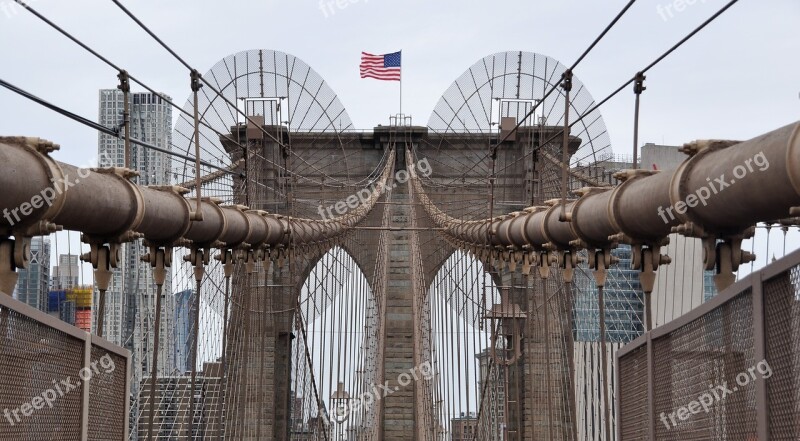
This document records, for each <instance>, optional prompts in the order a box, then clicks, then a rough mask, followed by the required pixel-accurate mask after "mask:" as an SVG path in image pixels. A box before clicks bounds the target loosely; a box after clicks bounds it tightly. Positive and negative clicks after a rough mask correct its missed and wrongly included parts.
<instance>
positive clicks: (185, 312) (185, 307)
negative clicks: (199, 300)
mask: <svg viewBox="0 0 800 441" xmlns="http://www.w3.org/2000/svg"><path fill="white" fill-rule="evenodd" d="M193 293H194V291H193V290H191V289H186V290H183V291H181V292H179V293H177V294H175V328H174V331H173V332H174V333H175V336H174V339H173V349H174V351H175V369H176V371H177V372H178V373H183V372H186V371H189V370H191V369H192V366H191V358H190V357H191V355H192V352H191V349H190V348H191V344H192V342H191V336H192V332H193V329H194V327H193V326H192V325H193V323H194V322H193V320H194V314H193V311H194V295H193Z"/></svg>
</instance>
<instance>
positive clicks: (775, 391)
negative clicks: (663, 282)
mask: <svg viewBox="0 0 800 441" xmlns="http://www.w3.org/2000/svg"><path fill="white" fill-rule="evenodd" d="M616 362H617V369H616V371H617V378H616V381H615V383H616V385H615V386H616V390H617V397H618V400H617V403H616V405H617V415H618V416H619V420H618V422H619V424H618V426H617V438H618V439H620V440H622V441H628V440H642V439H649V440H656V439H657V440H686V439H697V440H700V439H703V440H733V441H738V440H744V441H753V440H759V441H765V440H797V439H800V438H799V436H800V251H796V252H794V253H792V254H790V255H788V256H786V257H784V258H783V259H781V260H779V261H776V262H774V263H772V264H771V265H769V266H767V267H766V268H764V269H762V270H761V271H758V272H756V273H753V274H752V275H750V276H749V277H747V278H746V279H743V280H741V281H739V282H737V283H736V284H734V285H732V286H731V287H729V288H728V289H726V290H725V291H723V292H722V293H720V294H719V295H718V296H717V297H715V298H713V299H711V300H709V301H708V302H706V303H705V304H703V305H701V306H700V307H698V308H696V309H694V310H692V311H690V312H689V313H687V314H686V315H684V316H682V317H680V318H678V319H676V320H674V321H672V322H670V323H668V324H666V325H664V326H661V327H659V328H656V329H654V330H653V331H651V332H649V333H647V334H645V335H643V336H641V337H639V338H638V339H636V340H634V341H633V342H631V343H630V344H628V345H626V346H625V347H623V348H622V349H620V350H619V351H618V352H617V360H616Z"/></svg>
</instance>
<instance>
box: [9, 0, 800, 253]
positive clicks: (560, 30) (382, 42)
mask: <svg viewBox="0 0 800 441" xmlns="http://www.w3.org/2000/svg"><path fill="white" fill-rule="evenodd" d="M324 1H325V2H326V3H325V4H322V5H321V4H320V3H319V1H318V0H293V1H288V0H260V1H228V2H220V1H210V0H169V1H167V0H161V1H156V0H139V1H136V2H133V1H126V2H125V4H126V5H127V6H128V7H129V8H130V9H131V10H132V11H133V12H134V13H135V14H137V15H138V16H139V17H140V18H141V19H142V20H143V21H144V22H145V23H146V24H148V25H149V26H150V27H151V28H152V29H153V30H154V31H155V32H156V33H157V34H158V35H159V36H161V37H162V38H163V39H164V40H165V41H166V42H168V44H170V45H171V46H172V47H173V48H174V49H175V50H176V51H177V52H178V53H179V54H180V55H181V56H182V57H184V58H185V59H186V60H188V61H189V63H191V64H192V65H193V66H194V67H196V68H197V69H198V70H200V71H201V72H203V73H204V72H206V71H207V70H208V69H209V68H211V67H212V66H213V65H214V64H215V63H216V62H217V61H219V60H220V59H222V58H224V57H225V56H227V55H229V54H232V53H235V52H239V51H242V50H247V49H275V50H281V51H285V52H288V53H291V54H293V55H295V56H297V57H299V58H301V59H303V60H305V61H306V62H307V63H308V64H309V65H311V66H312V67H313V68H314V69H315V70H316V71H317V72H319V73H320V74H321V75H322V77H323V78H325V79H326V80H327V82H328V84H329V85H330V86H331V87H332V88H333V90H334V91H335V92H336V93H338V94H339V97H340V99H341V101H342V102H343V104H344V105H345V107H346V108H347V109H348V112H349V113H350V116H351V118H352V120H353V122H354V124H355V126H356V128H361V129H369V128H372V127H374V126H375V125H377V124H381V123H383V124H386V123H387V122H388V117H389V115H390V114H393V113H396V112H397V110H398V104H397V98H398V85H397V83H394V82H383V81H376V80H370V79H364V80H362V79H360V78H359V72H358V64H359V60H360V53H361V51H367V52H372V53H387V52H393V51H396V50H400V49H402V50H403V75H404V81H403V83H404V84H403V92H404V100H403V101H404V111H405V113H408V114H411V115H413V117H414V122H415V123H416V124H421V125H424V124H426V123H427V120H428V117H429V115H430V113H431V111H432V109H433V107H434V105H435V104H436V102H437V101H438V99H439V97H440V95H441V94H442V93H443V92H444V91H445V90H446V89H447V87H448V86H449V85H450V83H451V82H452V81H453V80H455V79H456V78H457V77H458V76H459V75H461V74H462V73H463V72H464V71H465V70H466V69H468V68H469V67H470V66H471V65H472V64H473V63H475V62H476V61H478V60H479V59H481V58H483V57H484V56H486V55H489V54H491V53H495V52H501V51H506V50H524V51H532V52H538V53H542V54H544V55H549V56H551V57H554V58H556V59H557V60H559V61H561V62H562V63H563V64H565V65H570V64H571V63H572V62H573V61H574V60H575V59H576V58H577V57H578V56H579V55H580V53H581V52H582V51H583V50H584V49H585V48H586V47H587V46H588V44H589V43H590V42H591V41H592V40H593V39H594V38H595V37H596V36H597V35H598V34H599V32H600V31H601V30H602V29H603V28H604V27H605V26H606V24H607V23H608V22H609V21H610V20H611V19H612V18H613V17H614V16H615V15H616V14H617V12H618V11H619V10H620V9H621V8H622V6H623V5H624V4H625V3H626V2H625V1H624V0H613V1H612V0H604V1H588V0H583V1H577V0H558V1H556V0H551V1H541V0H534V1H531V0H527V1H521V0H520V1H495V2H488V1H487V2H477V1H425V2H423V1H420V0H403V1H389V0H357V1H356V0H339V3H338V4H339V5H342V6H343V7H339V6H337V4H336V3H334V2H331V3H330V4H328V3H327V2H328V1H329V0H324ZM679 1H681V0H641V1H639V2H637V3H636V4H635V5H634V6H633V7H632V8H631V10H630V11H629V12H628V14H627V15H626V16H625V17H624V18H623V19H622V20H621V21H620V22H619V23H618V24H617V26H616V27H615V28H614V29H613V30H612V31H611V33H610V34H609V35H607V36H606V38H605V39H604V40H603V41H602V42H601V43H600V45H599V46H598V47H597V48H595V50H594V51H593V52H592V53H591V54H590V55H589V57H588V58H587V59H586V60H585V61H584V62H583V63H582V64H581V65H580V66H579V67H578V68H577V70H576V72H575V74H576V75H577V76H578V78H580V80H581V81H583V83H584V84H585V85H586V86H587V88H588V90H589V91H590V92H591V93H592V95H593V96H594V97H595V99H596V100H600V99H602V98H603V97H605V96H606V95H607V94H608V93H610V92H611V91H613V90H614V89H616V88H617V87H618V86H619V85H620V84H622V83H623V82H624V81H625V80H626V79H628V78H630V77H632V76H633V74H634V73H635V72H636V71H638V70H639V69H641V68H642V67H644V66H646V65H647V64H649V63H650V61H652V60H653V59H654V58H655V57H657V56H658V55H659V54H661V53H662V52H663V51H664V50H665V49H667V48H668V47H670V46H671V45H672V44H674V43H675V42H677V41H678V40H679V39H680V38H682V37H683V36H684V35H686V34H687V33H688V32H689V31H691V29H693V28H694V27H695V26H697V25H698V24H699V23H701V22H702V21H703V20H705V19H706V18H707V17H709V16H710V15H712V14H713V13H714V12H716V11H717V10H718V9H719V8H720V7H722V5H724V3H725V1H723V0H695V1H694V2H693V4H691V5H687V4H683V10H682V11H678V9H679V8H676V5H675V3H677V2H679ZM684 1H685V2H686V3H688V2H690V1H692V0H684ZM30 4H31V5H32V6H33V7H34V8H36V9H38V10H39V11H40V12H42V13H43V14H45V15H46V16H47V17H49V18H51V19H52V20H54V21H55V22H56V23H58V24H60V25H62V26H63V27H65V28H66V29H68V30H69V31H71V32H73V33H74V34H75V35H76V36H78V37H79V38H81V39H82V40H83V41H85V42H86V43H87V44H89V45H91V46H92V47H94V48H95V49H97V50H98V51H100V52H101V53H102V54H104V55H106V56H108V57H110V58H111V59H112V61H114V62H116V63H118V64H120V65H122V66H123V67H124V68H126V69H128V70H129V71H130V72H131V73H132V74H134V75H135V76H137V77H138V78H140V79H142V80H144V81H145V82H146V83H148V84H149V85H150V86H152V87H154V88H156V89H157V90H161V91H163V92H165V93H167V94H168V95H170V96H171V97H172V98H173V99H174V100H175V101H176V102H177V103H179V104H181V105H182V104H183V103H184V102H185V100H186V98H187V97H188V96H189V78H188V77H189V75H188V72H187V71H186V70H185V69H184V67H183V66H181V65H180V64H179V63H178V62H177V61H176V60H174V59H173V58H172V57H171V56H170V55H169V54H167V53H166V52H165V51H164V50H163V49H162V48H160V47H159V46H158V45H157V44H156V43H155V42H154V41H153V40H152V39H151V38H150V37H149V36H147V35H146V34H145V33H144V32H143V31H141V30H140V29H138V27H136V25H135V24H134V23H133V22H132V21H131V20H130V19H128V18H127V17H126V16H125V15H124V14H123V13H122V12H121V11H120V10H119V9H118V8H117V7H116V6H115V5H114V4H113V3H112V2H111V1H91V2H90V1H85V0H76V1H69V2H66V1H57V0H30ZM12 6H14V4H13V2H12V1H11V0H0V41H2V44H0V60H2V62H0V78H3V79H5V80H7V81H10V82H12V83H13V84H16V85H17V86H19V87H22V88H24V89H27V90H29V91H30V92H33V93H34V94H36V95H39V96H40V97H42V98H45V99H47V100H50V101H51V102H53V103H56V104H58V105H61V106H63V107H66V108H68V109H69V110H72V111H74V112H76V113H78V114H81V115H83V116H86V117H88V118H90V119H93V120H96V119H97V112H98V103H97V95H98V89H101V88H113V87H116V84H117V79H116V74H117V72H115V71H113V70H111V69H110V68H108V67H106V66H105V65H103V64H101V63H100V62H99V61H97V60H96V59H94V57H92V56H91V55H89V54H87V53H86V52H84V51H83V50H82V49H80V48H78V47H77V46H76V45H75V44H73V43H71V42H69V41H68V40H66V39H65V38H63V37H61V36H60V35H58V34H57V33H56V32H55V31H53V30H51V29H50V28H49V27H47V26H46V25H45V24H44V23H42V22H40V21H39V20H38V19H36V18H35V17H33V16H32V15H31V14H30V13H28V12H27V11H24V10H21V8H19V7H16V9H14V8H12ZM331 8H332V9H331ZM323 9H326V12H323ZM326 14H327V15H326ZM799 19H800V2H798V1H797V0H769V1H765V0H742V1H740V2H739V3H738V4H736V5H735V6H733V7H732V8H731V9H730V10H729V11H728V12H726V13H725V14H724V15H723V16H722V17H720V18H719V19H718V20H717V21H715V22H714V23H712V24H711V26H710V27H708V28H707V29H706V30H704V31H702V32H701V33H700V34H699V35H698V36H696V37H695V38H693V39H692V40H691V41H689V42H688V43H687V44H686V45H685V46H684V47H682V48H681V49H679V50H678V51H677V52H675V53H674V54H673V55H671V56H670V57H669V58H667V59H666V60H665V61H664V62H662V63H661V64H660V65H659V66H657V67H656V68H654V69H653V70H652V71H650V72H649V73H648V79H647V88H648V90H647V91H646V92H645V93H644V95H643V98H642V116H641V135H640V140H641V142H642V143H645V142H656V143H667V144H680V143H683V142H688V141H691V140H694V139H697V138H727V139H748V138H751V137H753V136H756V135H759V134H761V133H764V132H766V131H769V130H772V129H775V128H778V127H780V126H783V125H785V124H788V123H790V122H793V121H795V120H797V119H798V116H800V77H798V75H797V72H798V70H800V59H798V57H797V56H796V55H797V54H798V53H800V38H798V36H797V25H798V23H800V20H799ZM0 103H2V105H0V135H26V136H39V137H42V138H46V139H49V140H52V141H54V142H57V143H59V144H61V145H62V150H61V151H60V152H57V153H55V154H54V156H55V157H56V158H57V159H60V160H63V161H66V162H70V163H73V164H87V163H88V161H90V160H92V159H93V158H95V156H96V151H97V134H96V133H95V132H94V131H92V130H91V129H89V128H85V127H83V126H81V125H78V124H77V123H74V122H72V121H70V120H67V119H66V118H64V117H62V116H60V115H57V114H55V113H53V112H51V111H49V110H47V109H44V108H41V107H39V106H38V105H36V104H33V103H31V102H29V101H27V100H25V99H24V98H22V97H19V96H17V95H15V94H13V93H11V92H8V91H6V90H4V89H2V90H0ZM601 111H602V114H603V116H604V119H605V123H606V125H607V127H608V130H609V133H610V137H611V142H612V146H613V149H614V152H615V153H630V152H631V143H632V121H633V93H632V92H631V90H625V91H624V92H623V93H621V94H620V95H619V96H618V97H616V98H615V99H613V100H612V101H610V102H609V103H608V104H607V105H605V106H604V107H603V108H602V109H601ZM174 115H175V116H176V117H177V115H178V112H174ZM74 236H78V235H74ZM72 239H73V242H74V243H75V244H76V245H77V241H78V239H77V237H73V238H72Z"/></svg>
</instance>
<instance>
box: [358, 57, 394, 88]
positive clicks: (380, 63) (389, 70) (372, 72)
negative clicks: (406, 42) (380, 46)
mask: <svg viewBox="0 0 800 441" xmlns="http://www.w3.org/2000/svg"><path fill="white" fill-rule="evenodd" d="M400 53H401V52H393V53H391V54H384V55H372V54H368V53H366V52H361V78H375V79H376V80H385V81H400Z"/></svg>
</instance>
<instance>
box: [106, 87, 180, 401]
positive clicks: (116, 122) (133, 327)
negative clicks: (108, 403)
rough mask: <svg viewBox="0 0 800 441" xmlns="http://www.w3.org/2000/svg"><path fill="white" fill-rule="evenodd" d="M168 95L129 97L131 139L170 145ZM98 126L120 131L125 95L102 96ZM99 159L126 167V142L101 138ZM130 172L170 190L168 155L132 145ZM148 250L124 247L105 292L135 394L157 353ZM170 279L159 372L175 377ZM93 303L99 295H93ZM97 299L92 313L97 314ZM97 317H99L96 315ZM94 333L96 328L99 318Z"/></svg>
mask: <svg viewBox="0 0 800 441" xmlns="http://www.w3.org/2000/svg"><path fill="white" fill-rule="evenodd" d="M165 98H167V97H166V95H159V94H151V93H131V94H130V95H129V102H130V135H131V137H132V138H134V139H137V140H140V141H144V142H147V143H149V144H152V145H155V146H157V147H160V148H162V149H166V150H170V147H171V145H172V109H171V107H170V105H169V104H168V103H167V102H166V101H165ZM99 104H100V105H99V123H100V124H101V125H103V126H105V127H110V128H115V129H117V128H121V127H123V122H124V115H123V110H124V94H123V92H122V91H120V90H117V89H108V90H101V91H100V102H99ZM98 157H99V161H98V162H100V163H101V165H102V166H114V167H124V166H125V144H124V142H123V141H122V140H120V139H118V138H116V137H113V136H109V135H105V134H100V135H99V139H98ZM128 167H129V168H130V169H132V170H134V171H136V172H138V173H139V176H138V177H136V178H133V181H134V182H135V183H136V184H138V185H168V184H169V183H170V181H169V175H170V169H171V160H170V156H169V155H168V154H166V153H162V152H158V151H154V150H152V149H146V148H144V147H141V146H137V145H131V147H130V152H129V164H128ZM147 252H148V250H147V249H146V248H145V246H144V245H143V243H142V241H141V240H139V241H134V242H131V243H128V244H125V245H124V246H123V247H122V250H121V259H120V265H119V268H117V269H115V270H114V273H113V276H112V278H111V284H110V286H109V289H108V290H107V292H106V298H105V314H104V326H103V327H104V328H105V329H104V330H103V336H104V337H105V338H107V339H108V340H110V341H111V342H113V343H115V344H118V345H121V346H124V347H126V348H127V349H129V350H130V351H131V352H132V356H133V364H132V365H133V366H138V367H139V370H137V371H136V372H132V374H133V377H132V383H131V387H132V390H134V391H135V390H137V389H138V386H139V385H140V383H141V379H142V377H143V376H144V375H149V373H150V366H151V363H150V361H149V359H150V357H152V354H153V350H152V349H153V346H154V342H153V338H154V330H155V329H154V328H155V304H156V292H157V291H156V286H155V284H154V282H153V275H152V269H151V267H150V265H149V264H147V263H144V262H142V261H141V260H140V257H141V256H142V255H143V254H145V253H147ZM171 289H172V277H171V273H170V272H169V271H168V272H167V279H166V282H165V283H164V287H163V291H162V308H163V309H162V316H161V317H162V319H161V331H160V342H159V355H158V372H159V373H160V374H162V375H172V374H173V373H174V372H175V358H174V350H173V342H172V336H173V333H172V332H171V331H172V328H173V317H174V311H173V308H174V303H173V296H172V291H171ZM94 297H95V299H97V298H98V297H99V296H98V295H95V296H94ZM97 306H98V305H97V300H95V305H94V310H95V311H97ZM96 315H97V314H95V316H96ZM94 320H95V322H94V323H95V325H94V326H95V329H96V323H97V321H96V317H95V318H94Z"/></svg>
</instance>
